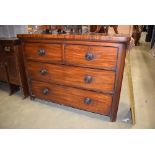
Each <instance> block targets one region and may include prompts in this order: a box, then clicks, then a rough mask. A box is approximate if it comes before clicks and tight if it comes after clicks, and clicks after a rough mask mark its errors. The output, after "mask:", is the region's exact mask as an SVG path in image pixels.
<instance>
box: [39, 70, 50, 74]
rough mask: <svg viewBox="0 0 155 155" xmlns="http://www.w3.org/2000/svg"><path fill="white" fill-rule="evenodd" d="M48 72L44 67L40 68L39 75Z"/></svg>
mask: <svg viewBox="0 0 155 155" xmlns="http://www.w3.org/2000/svg"><path fill="white" fill-rule="evenodd" d="M47 73H48V72H47V70H46V69H42V70H40V74H41V75H46V74H47Z"/></svg>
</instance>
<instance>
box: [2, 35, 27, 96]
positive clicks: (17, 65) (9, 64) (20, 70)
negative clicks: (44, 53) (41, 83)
mask: <svg viewBox="0 0 155 155" xmlns="http://www.w3.org/2000/svg"><path fill="white" fill-rule="evenodd" d="M0 81H2V82H7V83H8V85H9V88H10V95H11V94H13V93H14V92H16V91H17V90H18V89H19V86H20V89H21V92H22V95H23V97H27V96H28V95H29V93H28V86H27V80H26V74H25V68H24V62H23V55H22V50H21V46H20V40H19V39H17V38H8V39H4V38H1V39H0Z"/></svg>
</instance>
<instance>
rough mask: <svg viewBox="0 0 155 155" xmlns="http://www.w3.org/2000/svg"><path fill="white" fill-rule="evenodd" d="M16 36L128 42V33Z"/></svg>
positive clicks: (21, 37) (23, 38) (20, 35)
mask: <svg viewBox="0 0 155 155" xmlns="http://www.w3.org/2000/svg"><path fill="white" fill-rule="evenodd" d="M17 37H18V38H20V39H22V40H25V39H47V40H80V41H101V42H102V41H104V42H112V43H113V42H114V43H129V41H130V36H128V35H120V34H119V35H118V34H117V35H107V34H18V35H17Z"/></svg>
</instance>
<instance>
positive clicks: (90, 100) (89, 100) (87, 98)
mask: <svg viewBox="0 0 155 155" xmlns="http://www.w3.org/2000/svg"><path fill="white" fill-rule="evenodd" d="M84 103H85V104H87V105H89V104H91V103H92V99H91V98H89V97H86V98H84Z"/></svg>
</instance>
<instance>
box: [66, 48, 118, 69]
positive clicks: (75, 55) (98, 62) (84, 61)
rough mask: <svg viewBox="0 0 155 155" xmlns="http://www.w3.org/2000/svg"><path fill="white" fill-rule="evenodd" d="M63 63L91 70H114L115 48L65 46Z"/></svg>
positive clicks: (115, 60)
mask: <svg viewBox="0 0 155 155" xmlns="http://www.w3.org/2000/svg"><path fill="white" fill-rule="evenodd" d="M65 62H66V63H68V64H73V65H80V66H81V65H82V66H86V67H92V68H108V69H115V67H116V62H117V48H115V47H101V46H84V45H66V46H65Z"/></svg>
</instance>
